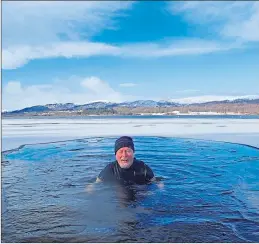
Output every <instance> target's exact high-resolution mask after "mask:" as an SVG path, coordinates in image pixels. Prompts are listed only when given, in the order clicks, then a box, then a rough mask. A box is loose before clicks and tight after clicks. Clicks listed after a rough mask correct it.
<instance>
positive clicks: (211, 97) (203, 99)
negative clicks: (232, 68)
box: [171, 95, 259, 104]
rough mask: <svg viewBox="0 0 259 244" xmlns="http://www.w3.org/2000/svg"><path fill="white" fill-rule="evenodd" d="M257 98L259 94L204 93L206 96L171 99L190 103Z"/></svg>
mask: <svg viewBox="0 0 259 244" xmlns="http://www.w3.org/2000/svg"><path fill="white" fill-rule="evenodd" d="M256 98H259V95H245V96H217V95H204V96H195V97H184V98H175V99H171V101H172V102H177V103H184V104H188V103H202V102H211V101H224V100H230V101H232V100H235V99H256Z"/></svg>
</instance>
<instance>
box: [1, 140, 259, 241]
mask: <svg viewBox="0 0 259 244" xmlns="http://www.w3.org/2000/svg"><path fill="white" fill-rule="evenodd" d="M134 139H135V146H136V148H137V152H136V157H137V158H138V159H141V160H144V161H145V162H146V163H147V164H148V165H149V166H150V167H151V168H152V169H153V171H154V172H155V175H156V176H162V177H163V178H164V179H163V180H162V182H163V183H164V188H162V189H160V188H159V187H158V185H157V184H155V183H154V184H151V185H144V186H143V185H141V186H119V185H117V186H109V185H104V184H97V185H95V189H94V191H93V192H92V193H91V194H89V193H87V192H86V191H85V187H86V185H88V184H89V183H90V182H92V181H93V180H94V179H95V177H96V176H97V175H98V173H99V172H100V171H101V169H102V168H103V167H105V165H106V164H107V163H108V162H111V161H113V159H114V154H113V145H114V140H115V138H104V137H95V138H85V139H80V140H71V141H65V142H57V143H48V144H35V145H27V146H24V147H22V148H20V149H19V150H14V151H12V152H8V153H6V154H4V158H3V162H2V189H3V192H2V225H3V227H2V241H4V242H55V241H58V242H259V184H258V182H259V150H257V149H254V148H251V147H247V146H242V145H237V144H230V143H221V142H211V141H202V140H191V139H178V138H164V137H134Z"/></svg>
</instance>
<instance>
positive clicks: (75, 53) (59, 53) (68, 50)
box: [2, 42, 120, 69]
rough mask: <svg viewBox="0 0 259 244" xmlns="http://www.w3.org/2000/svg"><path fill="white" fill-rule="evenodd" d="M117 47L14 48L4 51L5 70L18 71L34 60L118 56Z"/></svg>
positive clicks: (61, 45)
mask: <svg viewBox="0 0 259 244" xmlns="http://www.w3.org/2000/svg"><path fill="white" fill-rule="evenodd" d="M119 52H120V50H118V48H117V47H114V46H111V45H106V44H102V43H92V42H65V43H52V44H48V45H42V46H13V47H9V48H6V49H4V50H3V53H2V55H3V69H16V68H18V67H21V66H23V65H25V64H26V63H28V62H29V61H30V60H33V59H44V58H57V57H64V58H71V57H90V56H95V55H116V54H118V53H119Z"/></svg>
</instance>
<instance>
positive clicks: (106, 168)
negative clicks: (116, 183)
mask: <svg viewBox="0 0 259 244" xmlns="http://www.w3.org/2000/svg"><path fill="white" fill-rule="evenodd" d="M115 163H116V162H115V161H113V162H110V163H108V164H107V165H106V166H105V168H104V170H110V169H113V168H114V166H115Z"/></svg>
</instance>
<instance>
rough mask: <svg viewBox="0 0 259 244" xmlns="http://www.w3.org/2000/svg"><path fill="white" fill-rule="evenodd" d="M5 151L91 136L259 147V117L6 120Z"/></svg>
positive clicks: (4, 120)
mask: <svg viewBox="0 0 259 244" xmlns="http://www.w3.org/2000/svg"><path fill="white" fill-rule="evenodd" d="M2 133H3V134H2V139H3V140H2V151H5V150H10V149H14V148H17V147H19V146H20V145H23V144H34V143H43V142H52V141H61V140H72V139H77V138H84V137H92V136H122V135H129V136H168V137H185V138H186V137H188V138H195V139H206V140H218V141H226V142H234V143H241V144H247V145H251V146H254V147H258V148H259V119H209V118H208V119H186V118H177V119H163V118H161V119H141V118H140V119H134V118H132V119H130V118H125V119H115V118H114V119H111V118H107V119H89V120H84V119H3V120H2Z"/></svg>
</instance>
